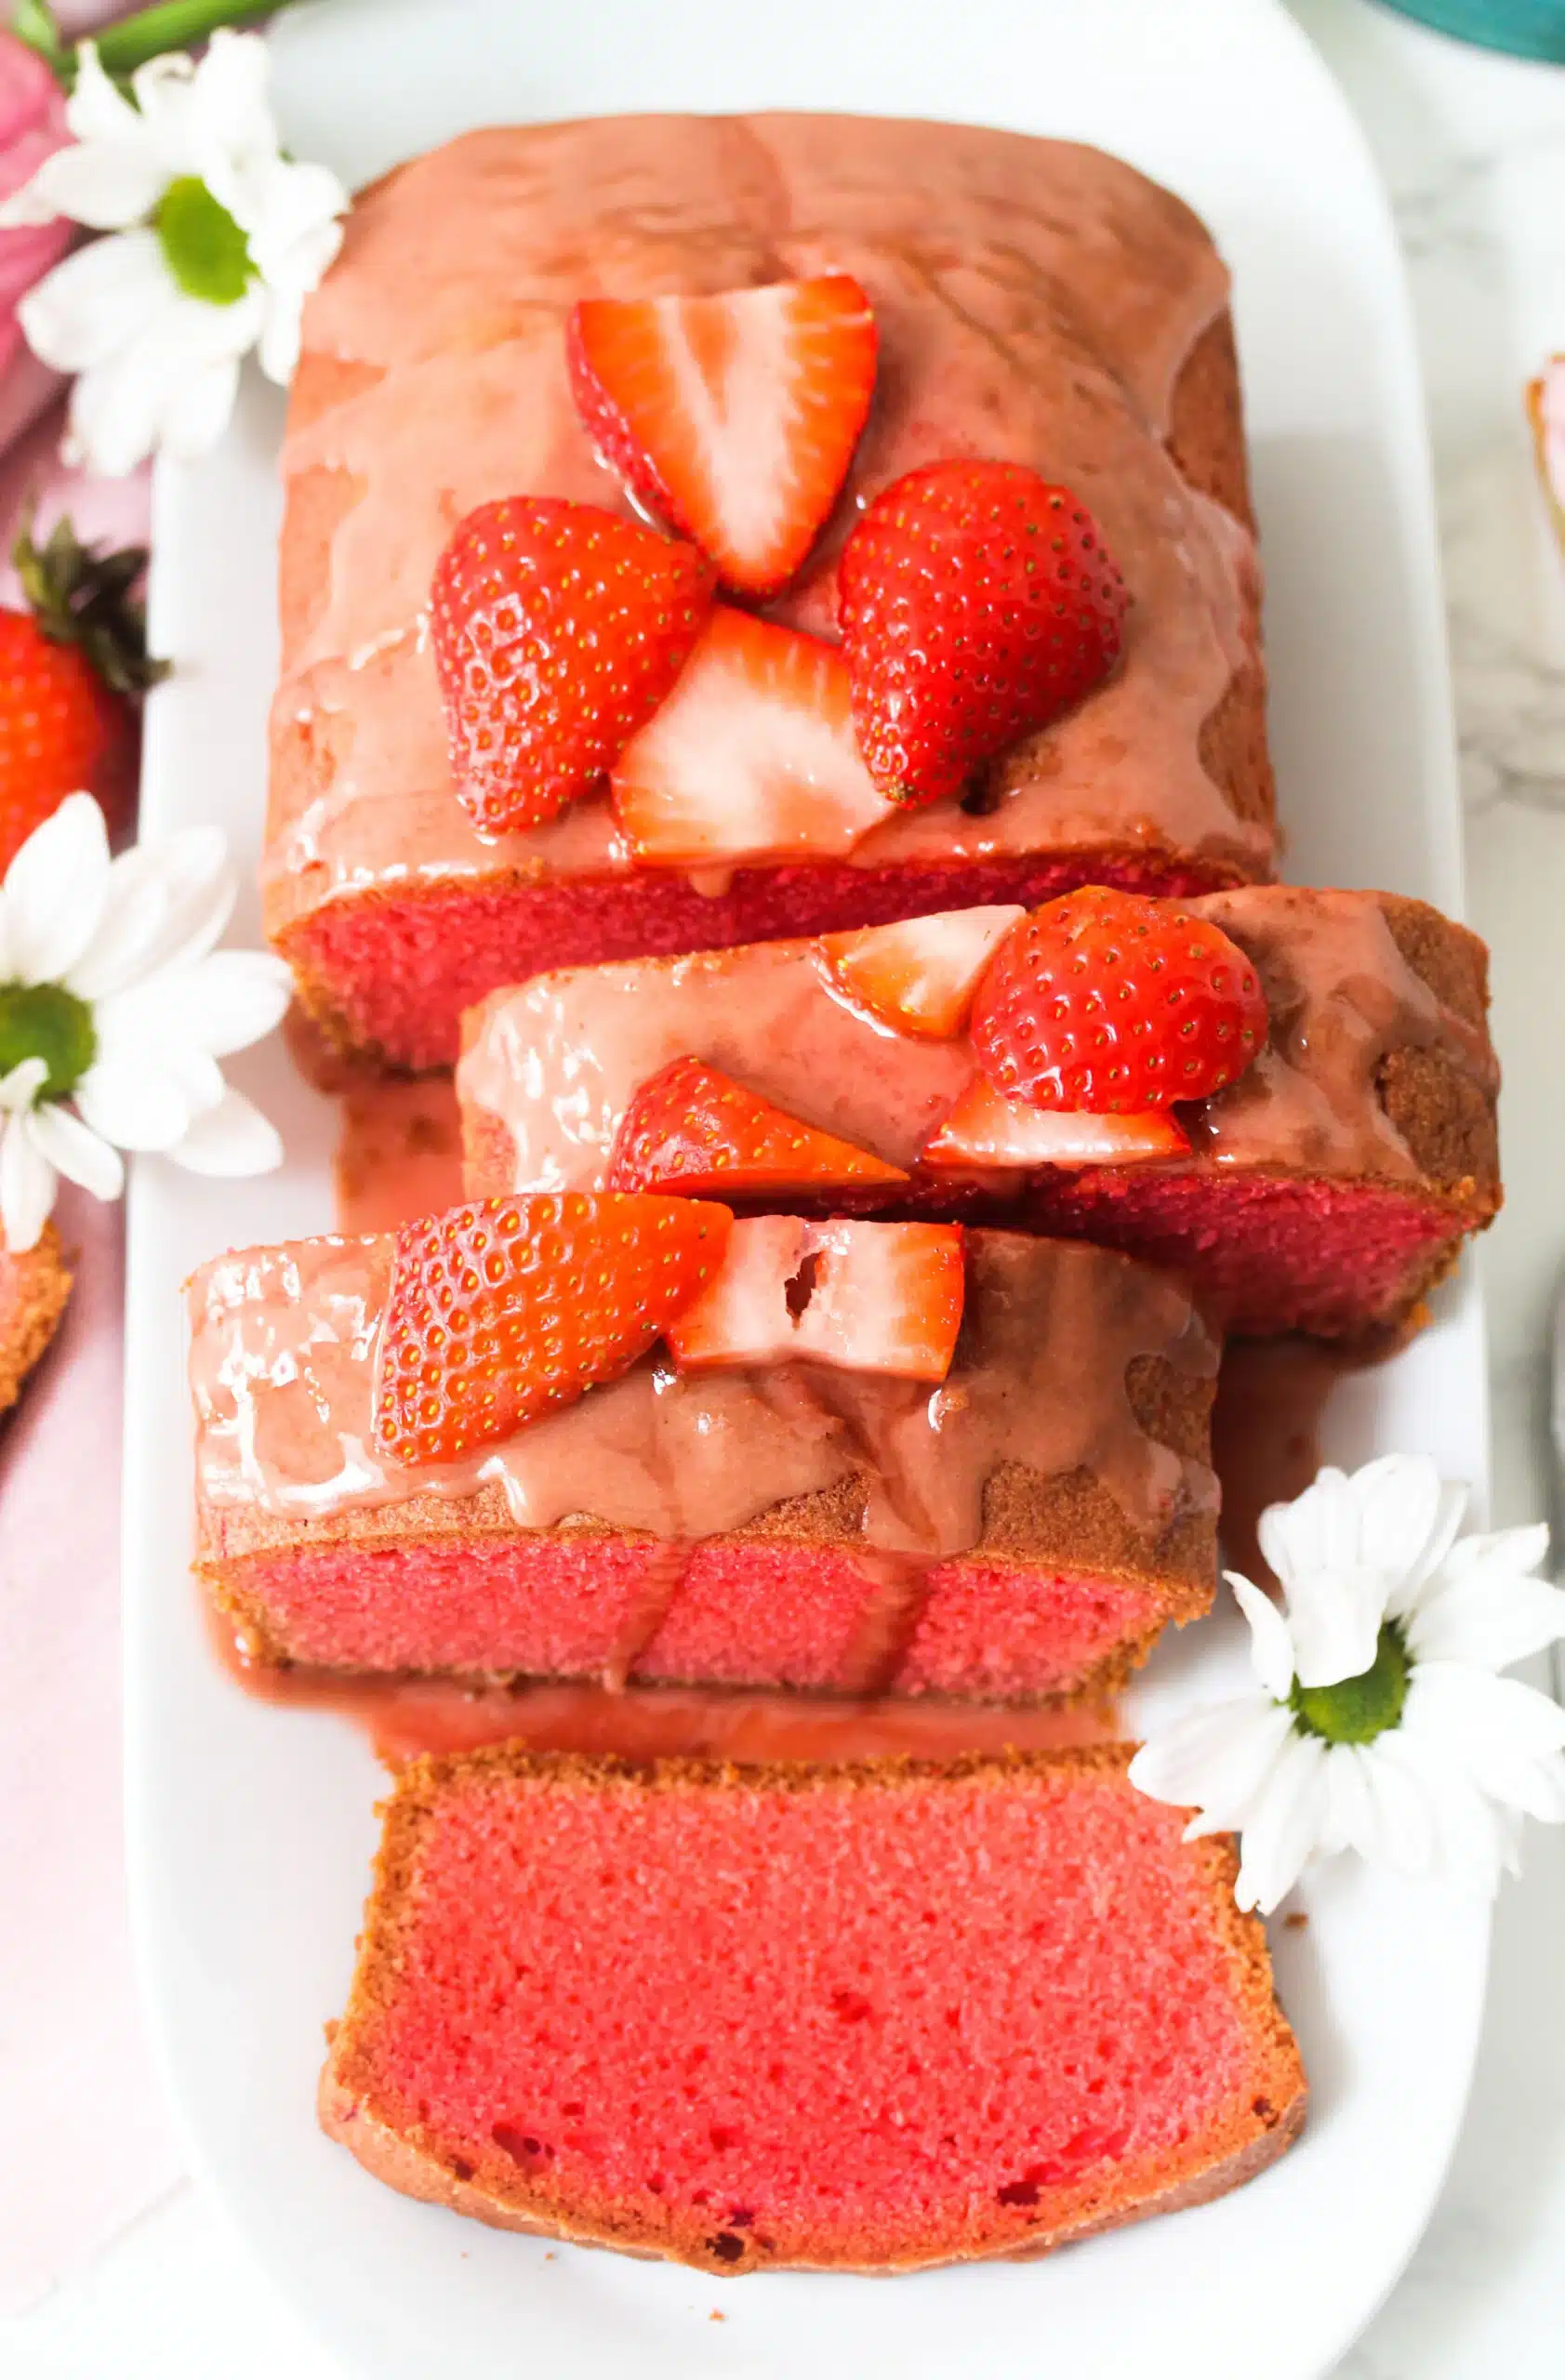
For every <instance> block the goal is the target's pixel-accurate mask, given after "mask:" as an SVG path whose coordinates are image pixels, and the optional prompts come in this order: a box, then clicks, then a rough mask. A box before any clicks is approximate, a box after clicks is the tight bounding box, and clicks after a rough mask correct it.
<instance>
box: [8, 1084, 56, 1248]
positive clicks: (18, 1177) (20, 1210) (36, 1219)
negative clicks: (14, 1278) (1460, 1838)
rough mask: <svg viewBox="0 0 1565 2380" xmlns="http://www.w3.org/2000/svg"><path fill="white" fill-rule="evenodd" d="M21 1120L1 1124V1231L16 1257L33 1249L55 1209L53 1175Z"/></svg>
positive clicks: (14, 1117)
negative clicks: (51, 1210) (52, 1208)
mask: <svg viewBox="0 0 1565 2380" xmlns="http://www.w3.org/2000/svg"><path fill="white" fill-rule="evenodd" d="M28 1121H29V1119H28V1118H27V1117H24V1116H7V1117H5V1119H4V1121H3V1123H0V1231H3V1232H4V1234H5V1238H6V1245H7V1248H8V1249H10V1250H11V1251H12V1253H13V1254H14V1255H17V1256H25V1255H26V1253H27V1251H28V1250H29V1249H30V1248H36V1247H37V1245H38V1238H39V1235H40V1233H41V1232H42V1231H43V1228H44V1225H45V1224H46V1223H47V1221H48V1219H49V1209H50V1208H51V1207H52V1206H53V1205H54V1194H55V1187H56V1183H55V1172H54V1168H53V1166H52V1165H51V1164H50V1163H49V1161H48V1159H47V1157H45V1156H44V1154H43V1152H42V1150H40V1149H38V1148H36V1147H35V1146H34V1145H33V1141H32V1139H31V1138H30V1137H29V1134H28V1131H27V1125H28Z"/></svg>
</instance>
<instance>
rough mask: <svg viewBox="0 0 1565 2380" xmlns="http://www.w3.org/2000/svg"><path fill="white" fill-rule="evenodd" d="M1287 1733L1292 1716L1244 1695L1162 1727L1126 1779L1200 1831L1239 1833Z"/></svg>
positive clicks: (1264, 1697) (1258, 1697) (1265, 1700)
mask: <svg viewBox="0 0 1565 2380" xmlns="http://www.w3.org/2000/svg"><path fill="white" fill-rule="evenodd" d="M1292 1734H1293V1718H1292V1714H1291V1713H1290V1712H1287V1711H1284V1710H1281V1709H1280V1708H1279V1706H1278V1705H1277V1704H1276V1703H1275V1702H1273V1701H1272V1699H1271V1698H1270V1697H1269V1695H1264V1694H1249V1695H1244V1696H1242V1697H1240V1699H1237V1700H1235V1701H1232V1702H1220V1703H1217V1704H1214V1706H1213V1707H1212V1708H1210V1709H1208V1710H1204V1711H1191V1712H1187V1713H1186V1714H1185V1716H1184V1717H1183V1718H1180V1719H1176V1720H1174V1722H1173V1723H1172V1724H1171V1725H1170V1726H1167V1727H1165V1728H1163V1729H1161V1730H1160V1733H1159V1734H1157V1735H1155V1736H1154V1737H1153V1738H1152V1739H1151V1740H1150V1741H1149V1742H1147V1743H1145V1744H1143V1745H1142V1747H1141V1750H1140V1751H1139V1752H1137V1753H1136V1755H1135V1757H1134V1760H1133V1761H1132V1762H1131V1765H1130V1779H1131V1782H1132V1784H1133V1785H1134V1786H1136V1787H1137V1788H1138V1789H1139V1790H1140V1791H1141V1792H1143V1793H1146V1794H1147V1795H1148V1796H1149V1797H1150V1799H1151V1800H1153V1801H1155V1802H1172V1803H1174V1805H1175V1806H1176V1807H1178V1808H1181V1809H1199V1810H1200V1811H1201V1812H1202V1813H1203V1816H1204V1817H1205V1818H1206V1819H1207V1820H1208V1821H1209V1822H1210V1825H1209V1829H1208V1830H1207V1831H1211V1830H1213V1829H1219V1828H1220V1829H1225V1830H1226V1829H1227V1828H1232V1827H1240V1826H1242V1825H1243V1824H1244V1822H1245V1820H1246V1818H1247V1817H1248V1815H1249V1812H1250V1810H1251V1808H1252V1806H1253V1803H1254V1801H1255V1799H1256V1797H1257V1795H1259V1794H1261V1793H1263V1792H1265V1791H1266V1788H1267V1779H1268V1778H1269V1777H1270V1774H1271V1771H1272V1769H1273V1767H1274V1765H1275V1764H1276V1762H1277V1759H1278V1757H1279V1755H1280V1752H1281V1751H1282V1748H1283V1746H1284V1745H1285V1744H1286V1743H1287V1741H1288V1739H1289V1737H1290V1736H1291V1735H1292Z"/></svg>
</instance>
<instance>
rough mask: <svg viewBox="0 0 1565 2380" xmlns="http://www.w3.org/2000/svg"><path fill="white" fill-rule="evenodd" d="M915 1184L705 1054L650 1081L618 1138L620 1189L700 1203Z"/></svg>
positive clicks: (615, 1169)
mask: <svg viewBox="0 0 1565 2380" xmlns="http://www.w3.org/2000/svg"><path fill="white" fill-rule="evenodd" d="M907 1179H908V1177H907V1175H906V1174H905V1173H903V1172H901V1171H899V1170H898V1169H897V1168H896V1167H895V1165H887V1164H885V1163H884V1161H883V1160H882V1158H880V1157H872V1156H871V1155H870V1153H869V1150H868V1149H856V1148H855V1147H854V1146H853V1144H852V1143H851V1142H849V1141H839V1140H837V1139H836V1138H835V1137H834V1136H833V1135H832V1134H831V1133H830V1132H820V1131H816V1128H815V1126H814V1125H813V1124H805V1123H803V1122H802V1121H801V1120H800V1118H799V1117H797V1116H790V1115H789V1113H788V1112H787V1110H786V1108H782V1107H775V1106H774V1105H773V1104H772V1102H771V1101H770V1100H769V1099H763V1098H762V1097H761V1096H760V1094H759V1093H758V1092H756V1091H747V1090H746V1089H745V1087H744V1085H743V1084H742V1083H736V1082H734V1081H732V1080H731V1079H730V1078H729V1077H728V1076H727V1075H723V1074H719V1073H718V1071H717V1069H716V1067H715V1066H709V1065H707V1064H704V1063H703V1062H702V1060H701V1059H699V1058H675V1059H674V1061H673V1063H672V1064H670V1065H667V1066H664V1067H663V1068H662V1070H661V1072H660V1073H657V1074H656V1075H654V1076H653V1078H652V1079H651V1081H650V1082H644V1083H643V1085H642V1087H641V1089H640V1091H637V1093H636V1095H635V1097H634V1099H633V1100H632V1101H631V1102H630V1106H629V1107H628V1108H627V1109H626V1111H625V1114H624V1117H623V1118H622V1120H621V1123H620V1127H619V1131H618V1132H617V1135H616V1137H615V1144H614V1153H613V1156H612V1157H611V1158H610V1160H609V1172H608V1180H609V1187H610V1189H612V1190H653V1189H665V1188H666V1189H671V1190H673V1189H677V1190H679V1191H681V1192H683V1193H684V1194H686V1195H688V1196H689V1197H707V1196H710V1194H711V1193H712V1192H714V1191H715V1192H718V1193H720V1194H721V1195H722V1196H723V1197H746V1196H755V1195H757V1194H760V1193H765V1194H766V1195H767V1196H768V1197H777V1196H780V1195H781V1194H783V1193H785V1192H789V1191H805V1190H808V1191H820V1190H840V1189H846V1188H848V1187H850V1186H851V1185H853V1184H855V1183H869V1182H906V1181H907Z"/></svg>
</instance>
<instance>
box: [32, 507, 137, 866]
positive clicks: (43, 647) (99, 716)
mask: <svg viewBox="0 0 1565 2380" xmlns="http://www.w3.org/2000/svg"><path fill="white" fill-rule="evenodd" d="M11 560H12V562H13V563H14V564H15V567H16V572H17V575H18V577H19V578H20V581H21V586H22V592H23V594H24V595H25V596H26V598H27V604H28V608H27V609H26V610H25V611H10V610H0V875H3V874H4V873H5V871H6V869H7V867H8V866H10V863H11V861H12V860H13V859H14V857H15V856H16V853H18V851H20V848H21V846H22V844H23V843H24V842H25V841H26V840H27V838H28V836H29V835H31V834H32V832H33V828H34V827H35V826H42V825H43V823H44V820H45V819H46V818H47V817H50V816H52V814H53V813H54V812H55V811H56V810H58V809H59V807H60V803H61V802H62V801H63V800H64V799H65V797H66V795H67V794H68V793H79V792H85V793H91V794H95V795H96V796H97V798H98V800H99V803H100V804H101V805H102V809H103V812H104V814H105V816H106V817H107V819H108V822H109V827H110V831H111V833H113V832H114V831H115V830H116V829H117V828H119V827H121V826H124V825H125V824H126V818H127V814H128V812H129V808H130V800H131V796H132V794H133V792H134V790H135V782H136V697H137V696H138V695H139V694H141V693H142V692H143V691H144V690H145V688H146V687H148V686H150V685H152V684H153V682H154V681H155V680H157V679H158V678H160V677H161V676H162V675H163V674H164V670H165V668H166V664H165V663H163V662H157V661H149V659H148V658H147V638H146V622H145V615H144V614H143V612H142V608H141V605H140V603H139V601H138V600H137V597H136V594H135V592H134V590H135V588H136V587H137V584H138V582H139V579H140V577H141V575H142V573H143V572H144V571H145V569H146V566H147V556H146V551H145V549H144V548H140V547H126V549H124V550H123V551H121V552H118V553H108V554H99V553H96V552H94V551H93V550H92V549H90V548H88V547H85V546H83V545H82V544H81V543H80V541H79V540H78V538H77V536H76V534H75V532H74V530H73V528H72V526H71V523H70V522H69V521H59V522H56V524H55V526H54V528H53V529H52V530H51V532H50V534H49V536H48V539H47V542H46V544H45V545H44V546H42V547H39V546H37V545H35V544H34V542H33V535H32V530H31V528H30V527H24V528H23V529H22V532H21V534H20V536H19V537H18V539H17V542H16V545H15V547H14V548H13V549H12V554H11Z"/></svg>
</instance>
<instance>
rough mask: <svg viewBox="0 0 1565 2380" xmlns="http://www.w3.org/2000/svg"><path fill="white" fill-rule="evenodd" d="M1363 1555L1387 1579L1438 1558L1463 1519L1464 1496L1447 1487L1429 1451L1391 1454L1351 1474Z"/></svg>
mask: <svg viewBox="0 0 1565 2380" xmlns="http://www.w3.org/2000/svg"><path fill="white" fill-rule="evenodd" d="M1352 1486H1353V1489H1354V1493H1355V1495H1356V1497H1357V1500H1358V1504H1359V1556H1358V1558H1359V1562H1361V1563H1362V1564H1363V1566H1364V1567H1365V1568H1366V1569H1371V1570H1375V1571H1378V1572H1379V1574H1380V1576H1381V1577H1382V1578H1384V1579H1386V1580H1393V1579H1400V1578H1402V1577H1404V1576H1406V1575H1407V1573H1408V1572H1410V1571H1414V1570H1418V1569H1420V1568H1421V1567H1422V1566H1423V1565H1424V1564H1425V1563H1426V1561H1427V1560H1430V1559H1435V1560H1438V1559H1439V1554H1442V1553H1443V1552H1444V1551H1445V1548H1446V1546H1447V1545H1449V1544H1450V1542H1451V1540H1452V1537H1454V1536H1455V1534H1456V1530H1457V1528H1458V1527H1459V1526H1460V1524H1461V1519H1462V1514H1463V1513H1464V1511H1465V1510H1466V1501H1467V1500H1466V1493H1465V1492H1464V1490H1463V1489H1461V1488H1451V1489H1449V1490H1448V1489H1447V1488H1446V1487H1445V1486H1444V1484H1443V1482H1442V1481H1441V1478H1440V1474H1439V1466H1438V1465H1437V1464H1435V1463H1433V1462H1431V1461H1430V1460H1429V1458H1428V1456H1427V1455H1412V1454H1388V1455H1383V1456H1382V1457H1381V1459H1380V1460H1379V1461H1377V1462H1367V1463H1365V1464H1364V1465H1363V1467H1362V1468H1361V1469H1360V1470H1359V1471H1356V1472H1355V1473H1354V1474H1353V1480H1352Z"/></svg>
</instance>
